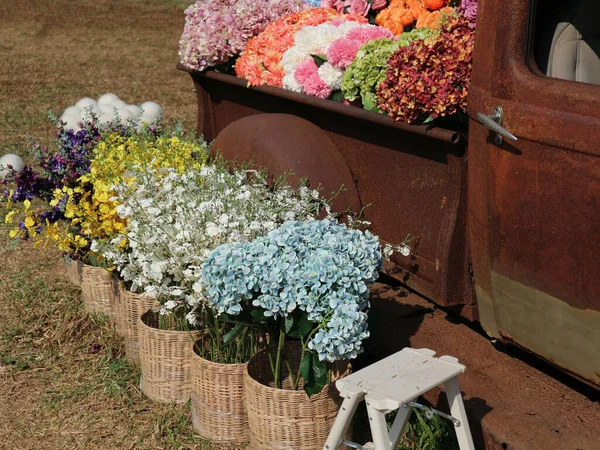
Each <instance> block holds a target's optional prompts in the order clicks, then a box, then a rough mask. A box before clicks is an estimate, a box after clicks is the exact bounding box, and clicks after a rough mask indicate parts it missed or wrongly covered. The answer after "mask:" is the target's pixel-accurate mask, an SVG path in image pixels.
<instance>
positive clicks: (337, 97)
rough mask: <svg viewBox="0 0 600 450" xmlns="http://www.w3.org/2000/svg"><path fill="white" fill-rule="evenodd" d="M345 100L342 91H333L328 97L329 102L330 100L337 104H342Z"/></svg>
mask: <svg viewBox="0 0 600 450" xmlns="http://www.w3.org/2000/svg"><path fill="white" fill-rule="evenodd" d="M345 99H346V98H345V97H344V94H342V91H335V92H334V93H332V94H331V96H330V97H329V100H332V101H334V102H338V103H342V102H343V101H344V100H345Z"/></svg>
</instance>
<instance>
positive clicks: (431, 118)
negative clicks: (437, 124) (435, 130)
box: [423, 116, 434, 123]
mask: <svg viewBox="0 0 600 450" xmlns="http://www.w3.org/2000/svg"><path fill="white" fill-rule="evenodd" d="M433 120H434V118H433V117H431V116H429V117H428V118H427V119H425V120H424V121H423V123H431V122H433Z"/></svg>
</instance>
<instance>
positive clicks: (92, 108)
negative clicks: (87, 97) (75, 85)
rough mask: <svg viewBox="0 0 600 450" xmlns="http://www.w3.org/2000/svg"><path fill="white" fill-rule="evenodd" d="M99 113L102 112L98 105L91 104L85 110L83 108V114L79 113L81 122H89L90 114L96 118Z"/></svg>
mask: <svg viewBox="0 0 600 450" xmlns="http://www.w3.org/2000/svg"><path fill="white" fill-rule="evenodd" d="M101 112H102V111H101V110H100V107H99V106H98V103H96V102H94V103H93V104H90V105H89V106H86V107H85V108H83V112H82V113H81V118H82V120H83V121H86V120H91V119H92V114H94V115H95V116H96V117H98V116H99V115H100V113H101Z"/></svg>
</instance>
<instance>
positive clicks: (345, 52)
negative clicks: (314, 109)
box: [281, 21, 393, 98]
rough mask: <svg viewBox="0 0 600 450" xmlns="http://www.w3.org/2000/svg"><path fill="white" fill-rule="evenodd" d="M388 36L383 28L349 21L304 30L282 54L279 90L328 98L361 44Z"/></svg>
mask: <svg viewBox="0 0 600 450" xmlns="http://www.w3.org/2000/svg"><path fill="white" fill-rule="evenodd" d="M392 36H393V35H392V33H391V32H390V31H388V30H386V29H385V28H381V27H377V26H374V25H369V24H359V23H357V22H352V21H348V22H344V23H339V24H332V23H323V24H321V25H316V26H307V27H304V28H302V29H301V30H300V31H298V32H297V33H296V35H295V37H294V45H293V46H292V47H291V48H289V49H288V50H287V51H286V52H285V53H284V54H283V58H282V60H281V62H282V64H283V68H284V70H285V76H284V78H283V87H284V88H286V89H290V90H292V91H295V92H302V93H305V94H308V95H312V96H315V97H319V98H329V97H330V96H331V94H332V93H333V92H334V91H339V89H340V84H341V81H342V74H343V71H344V69H345V68H346V67H347V66H348V65H349V64H350V63H351V62H352V61H353V60H354V58H355V56H356V52H357V51H358V49H359V48H360V47H361V46H362V45H363V44H364V43H365V42H367V41H370V40H373V39H378V38H383V37H392Z"/></svg>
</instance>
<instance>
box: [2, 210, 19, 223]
mask: <svg viewBox="0 0 600 450" xmlns="http://www.w3.org/2000/svg"><path fill="white" fill-rule="evenodd" d="M16 213H17V211H15V210H12V211H9V212H8V214H6V217H4V223H12V217H13V216H14V215H15V214H16Z"/></svg>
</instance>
